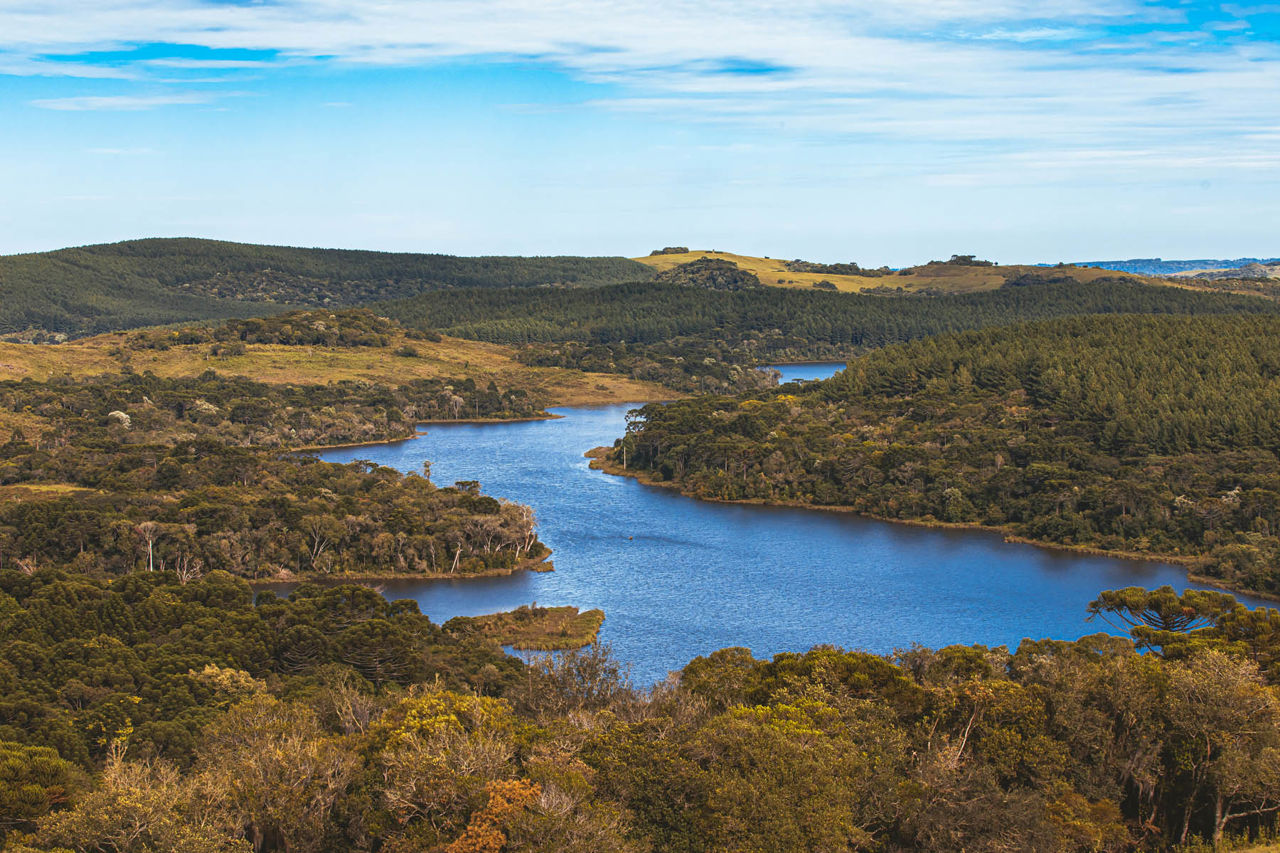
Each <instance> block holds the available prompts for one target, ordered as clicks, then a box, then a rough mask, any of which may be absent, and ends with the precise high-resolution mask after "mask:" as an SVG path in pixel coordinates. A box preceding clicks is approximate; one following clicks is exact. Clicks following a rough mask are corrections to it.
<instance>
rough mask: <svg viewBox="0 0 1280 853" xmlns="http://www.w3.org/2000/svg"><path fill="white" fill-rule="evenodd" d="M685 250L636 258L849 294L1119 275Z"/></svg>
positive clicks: (969, 289)
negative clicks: (734, 270) (717, 265)
mask: <svg viewBox="0 0 1280 853" xmlns="http://www.w3.org/2000/svg"><path fill="white" fill-rule="evenodd" d="M681 249H684V247H683V246H674V247H670V248H667V249H661V250H659V251H658V252H656V253H655V254H652V255H647V256H645V257H642V258H636V259H635V260H637V261H639V262H640V263H642V264H645V265H647V266H650V267H653V268H654V269H656V270H658V271H659V274H661V273H664V272H666V271H668V270H672V269H675V268H676V267H680V266H683V265H685V264H689V263H692V262H693V261H698V260H702V259H716V260H723V261H729V262H730V263H733V264H736V265H737V266H738V268H740V269H742V270H745V271H746V272H749V273H751V274H752V275H754V276H755V277H756V278H758V279H759V280H760V282H761V283H762V284H767V285H770V286H772V287H796V288H803V289H805V290H812V289H814V288H815V287H816V288H819V289H822V290H838V291H841V292H843V293H856V292H866V293H877V292H879V293H899V292H902V293H939V294H941V293H974V292H977V291H983V290H995V289H997V288H1000V287H1003V286H1004V285H1005V284H1007V283H1008V282H1010V281H1014V280H1016V279H1019V278H1021V277H1023V276H1027V275H1035V276H1044V275H1051V276H1052V277H1054V278H1055V279H1064V278H1065V279H1071V280H1072V281H1078V282H1088V281H1097V280H1098V279H1100V278H1106V277H1111V276H1113V275H1114V274H1113V273H1111V272H1108V271H1105V270H1102V269H1099V268H1096V267H1081V266H1065V265H1061V266H1056V267H1044V266H1030V265H1012V266H1001V265H997V264H991V263H986V262H981V261H974V260H973V258H972V257H971V256H968V255H957V256H954V257H953V258H952V259H951V260H948V261H932V262H930V263H927V264H921V265H919V266H914V267H906V268H904V269H900V270H891V269H889V268H888V267H879V268H877V269H867V268H864V267H861V266H859V265H858V264H856V263H852V262H850V263H841V264H820V263H813V262H811V261H803V260H781V259H779V258H758V257H753V256H751V255H736V254H733V253H732V252H721V251H718V250H697V249H695V250H693V251H689V250H684V251H679V250H681Z"/></svg>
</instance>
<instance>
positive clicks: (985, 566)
mask: <svg viewBox="0 0 1280 853" xmlns="http://www.w3.org/2000/svg"><path fill="white" fill-rule="evenodd" d="M843 367H844V365H843V363H841V364H827V365H780V366H779V368H780V369H782V370H784V377H785V379H787V380H792V379H804V378H818V377H819V376H828V375H830V374H831V373H833V372H835V371H836V370H838V369H841V368H843ZM631 408H633V406H630V405H612V406H602V407H585V408H564V409H554V410H552V411H553V412H554V413H555V414H558V415H561V416H562V417H561V418H559V419H556V420H549V421H530V422H524V423H498V424H443V425H442V424H429V425H427V426H426V430H427V434H426V435H425V436H424V437H422V438H418V439H412V440H408V441H402V442H398V443H395V444H381V445H370V446H366V447H354V448H341V449H335V450H330V451H325V452H324V453H321V454H320V456H321V458H323V459H326V460H329V461H332V462H350V461H352V460H354V459H366V460H370V461H373V462H377V463H379V464H381V465H387V466H390V467H393V468H397V469H399V470H401V471H405V472H408V471H421V469H422V463H423V462H425V461H427V460H430V461H431V478H432V480H433V481H435V482H436V483H440V484H450V483H453V482H455V481H458V480H478V481H480V483H481V484H482V487H483V490H484V492H485V493H486V494H489V495H493V496H495V497H501V498H507V499H509V500H513V501H518V502H520V503H526V504H529V505H530V506H532V507H533V508H534V511H535V512H536V514H537V518H538V530H539V536H540V538H541V539H542V540H543V541H544V542H546V543H547V545H548V546H550V547H551V548H552V549H554V551H555V553H554V555H553V556H552V560H553V561H554V563H555V568H556V570H555V571H554V572H548V573H533V572H521V573H519V574H516V575H511V576H507V577H498V578H474V579H464V580H457V581H448V580H445V581H441V580H431V581H422V580H404V581H396V582H390V583H387V584H386V585H385V593H386V595H387V596H388V597H389V598H392V599H396V598H412V599H414V600H415V601H417V602H418V604H419V606H420V607H421V608H422V612H423V613H425V614H427V615H428V616H430V617H431V619H432V620H433V621H436V622H444V621H445V620H447V619H449V618H452V617H454V616H475V615H479V614H482V613H493V612H496V611H499V610H510V609H512V608H515V607H518V606H519V605H521V604H529V603H531V602H535V601H536V602H537V603H538V604H541V605H548V606H550V605H564V604H571V605H576V606H577V607H580V608H583V609H587V608H592V607H598V608H601V609H602V610H604V612H605V614H606V618H605V622H604V628H603V630H602V632H601V638H602V639H603V640H605V641H606V642H608V643H610V644H611V645H612V647H613V650H614V653H615V654H616V656H617V657H618V658H620V659H621V660H622V661H624V662H626V663H628V664H630V665H631V668H632V675H633V677H634V678H635V680H636V682H637V683H640V684H650V683H652V682H654V681H656V680H659V679H661V678H663V677H664V676H665V675H666V674H667V672H668V671H669V670H676V669H679V668H681V667H682V666H683V665H684V664H685V663H687V662H688V661H689V660H690V659H692V658H693V657H695V656H697V655H703V654H707V653H709V652H712V651H714V650H716V649H719V648H723V647H725V646H746V647H748V648H750V649H751V650H752V652H754V653H755V655H756V656H757V657H767V656H770V655H772V654H774V653H776V652H780V651H803V650H805V649H808V648H809V647H811V646H813V645H815V644H818V643H831V644H836V645H840V646H844V647H846V648H850V649H865V650H868V651H872V652H890V651H893V650H894V649H896V648H904V647H907V646H910V645H911V644H912V643H920V644H922V645H926V646H932V647H938V646H943V645H948V644H952V643H964V644H969V643H985V644H988V645H1000V644H1005V645H1009V646H1010V647H1013V646H1016V644H1017V643H1018V642H1019V641H1020V640H1021V639H1023V638H1024V637H1034V638H1041V637H1055V638H1059V639H1075V638H1077V637H1081V636H1083V635H1085V634H1090V633H1093V632H1095V631H1099V630H1109V629H1108V628H1107V626H1106V625H1104V624H1102V623H1090V622H1086V621H1085V615H1086V614H1085V607H1086V606H1087V605H1088V603H1089V602H1090V601H1091V600H1092V599H1094V598H1095V597H1096V596H1097V593H1098V592H1099V591H1100V590H1103V589H1113V588H1116V587H1124V586H1134V585H1138V586H1148V587H1150V586H1160V585H1162V584H1172V585H1173V586H1175V587H1176V588H1178V589H1182V588H1184V587H1187V586H1195V584H1189V583H1188V582H1187V579H1186V574H1185V572H1184V571H1183V570H1182V569H1180V568H1178V567H1176V566H1170V565H1166V564H1162V563H1156V562H1143V561H1136V560H1121V559H1114V558H1109V557H1100V556H1092V555H1083V554H1076V553H1071V552H1066V551H1054V550H1049V549H1044V548H1037V547H1035V546H1031V545H1019V544H1011V543H1006V542H1004V541H1003V539H1002V538H1001V537H1000V536H999V535H998V534H994V533H987V532H983V531H972V530H935V529H928V528H922V527H912V526H907V525H901V524H892V523H888V522H881V521H872V520H869V519H863V518H858V517H856V516H854V515H851V514H848V513H838V512H823V511H817V510H807V509H793V508H775V507H761V506H739V505H726V504H715V503H705V502H701V501H696V500H693V499H692V498H686V497H683V496H681V495H679V494H677V493H675V492H673V491H670V490H667V489H662V488H657V487H653V486H644V485H641V484H639V483H637V482H636V481H634V480H632V479H630V478H625V477H614V476H610V475H608V474H604V473H601V472H599V471H593V470H591V469H590V468H589V467H588V460H587V459H585V458H584V457H583V453H585V452H586V451H587V450H590V449H591V448H593V447H598V446H600V445H611V444H612V443H613V440H614V439H615V438H618V437H619V436H621V435H622V433H623V431H624V418H625V415H626V413H627V411H628V410H629V409H631ZM1249 603H1250V604H1251V606H1256V605H1258V604H1260V603H1261V602H1258V601H1250V602H1249Z"/></svg>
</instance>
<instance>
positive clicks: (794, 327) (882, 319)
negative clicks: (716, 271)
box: [377, 276, 1280, 393]
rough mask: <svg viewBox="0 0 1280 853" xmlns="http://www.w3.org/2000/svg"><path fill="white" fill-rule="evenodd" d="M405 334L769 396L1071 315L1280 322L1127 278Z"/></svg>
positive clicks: (585, 298)
mask: <svg viewBox="0 0 1280 853" xmlns="http://www.w3.org/2000/svg"><path fill="white" fill-rule="evenodd" d="M377 309H378V310H379V311H382V312H384V313H386V314H388V315H390V316H392V317H395V318H397V319H399V320H400V321H402V322H403V323H405V324H406V325H408V326H410V327H417V328H420V329H431V330H435V331H436V332H443V333H445V334H449V335H454V336H456V337H462V338H471V339H477V340H483V341H492V342H495V343H503V344H511V345H517V346H520V347H522V349H521V350H520V354H519V356H518V357H519V358H520V359H521V360H522V361H523V362H525V363H526V364H531V365H541V366H555V367H570V368H577V369H580V370H591V371H599V372H606V373H621V374H624V375H627V376H631V377H633V378H636V379H644V380H651V381H655V382H660V383H662V384H664V385H667V386H668V387H671V388H676V389H678V390H681V391H687V392H692V393H735V392H740V391H751V390H753V389H756V388H759V387H762V386H763V385H767V384H771V383H770V382H768V381H762V378H761V377H760V376H759V375H758V374H757V373H756V372H754V371H751V370H749V369H748V368H751V367H754V366H758V365H763V364H768V363H770V362H777V361H799V360H823V359H841V358H846V357H848V356H850V355H853V354H855V353H858V352H862V351H865V350H868V349H872V348H875V347H880V346H885V345H888V344H893V343H898V342H901V341H909V340H915V339H917V338H921V337H925V336H927V335H934V334H940V333H944V332H953V331H961V330H965V329H976V328H985V327H987V326H994V325H1004V324H1008V323H1014V322H1018V321H1022V320H1034V319H1044V318H1051V317H1062V316H1071V315H1078V314H1113V313H1148V314H1166V313H1167V314H1233V313H1277V312H1280V307H1277V306H1276V305H1274V304H1270V303H1268V302H1265V301H1263V300H1260V299H1250V298H1246V297H1240V296H1235V295H1229V294H1216V293H1215V294H1211V293H1195V292H1191V291H1187V290H1183V289H1180V288H1167V287H1154V286H1150V285H1144V284H1140V283H1136V282H1133V281H1131V280H1127V279H1111V280H1101V281H1097V282H1088V283H1085V282H1077V281H1074V280H1071V279H1068V278H1061V277H1059V278H1054V277H1052V276H1049V277H1026V276H1023V277H1020V278H1017V279H1015V281H1014V283H1012V284H1010V285H1008V286H1006V287H1004V288H1001V289H999V290H995V291H988V292H983V293H975V294H968V295H958V296H950V295H949V296H936V297H934V296H920V295H905V296H885V295H874V296H864V295H857V294H841V293H826V292H821V291H799V290H782V289H778V288H759V289H745V290H731V291H725V290H710V289H704V288H698V287H688V286H680V285H674V284H664V283H660V282H645V283H634V284H622V285H614V286H609V287H602V288H593V289H590V290H585V289H580V290H545V289H537V290H513V289H502V290H483V291H482V290H468V291H451V292H445V293H433V294H428V295H424V296H421V297H416V298H414V299H409V300H402V301H398V302H391V303H385V304H381V305H379V306H377Z"/></svg>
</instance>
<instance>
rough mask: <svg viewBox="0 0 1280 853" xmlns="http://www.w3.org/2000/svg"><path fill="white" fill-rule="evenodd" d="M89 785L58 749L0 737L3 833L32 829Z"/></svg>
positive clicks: (1, 826)
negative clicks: (59, 753)
mask: <svg viewBox="0 0 1280 853" xmlns="http://www.w3.org/2000/svg"><path fill="white" fill-rule="evenodd" d="M87 786H88V779H87V778H85V777H84V775H83V774H82V773H81V772H80V771H79V770H78V769H77V768H76V766H75V765H73V764H72V763H71V762H69V761H66V760H64V759H63V758H62V757H61V756H59V755H58V753H57V751H56V750H54V749H50V748H49V747H47V746H24V745H23V744H18V743H13V742H10V741H4V740H0V833H3V832H7V831H9V830H11V829H20V830H21V829H25V830H30V829H31V828H33V827H34V826H35V821H36V819H37V818H40V817H43V816H44V815H46V814H48V813H49V812H50V811H52V810H53V809H56V808H60V807H63V806H65V805H67V804H68V803H69V802H70V801H71V799H72V798H73V797H74V796H76V794H77V793H79V791H80V790H81V789H83V788H85V787H87Z"/></svg>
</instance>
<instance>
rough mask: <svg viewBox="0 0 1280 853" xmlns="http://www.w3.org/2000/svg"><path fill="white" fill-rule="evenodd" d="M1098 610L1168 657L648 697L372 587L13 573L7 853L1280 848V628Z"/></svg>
mask: <svg viewBox="0 0 1280 853" xmlns="http://www.w3.org/2000/svg"><path fill="white" fill-rule="evenodd" d="M1092 609H1093V610H1094V612H1096V613H1098V614H1100V615H1102V616H1105V617H1118V618H1119V619H1121V620H1124V619H1127V620H1131V621H1134V622H1140V623H1141V625H1140V627H1144V628H1148V629H1150V628H1152V627H1153V626H1159V627H1163V628H1164V630H1162V631H1160V632H1159V633H1160V636H1161V638H1162V644H1161V645H1156V646H1151V647H1150V648H1151V651H1150V652H1149V653H1148V654H1145V655H1141V654H1137V653H1136V652H1135V646H1134V643H1133V642H1132V641H1131V640H1130V639H1128V638H1126V637H1123V636H1107V635H1104V634H1097V635H1094V636H1090V637H1086V638H1085V639H1083V640H1080V641H1079V642H1072V643H1068V642H1056V641H1051V640H1043V641H1031V640H1028V641H1024V642H1023V644H1022V645H1021V646H1020V647H1019V648H1018V650H1017V651H1016V652H1015V653H1012V654H1011V653H1010V652H1008V651H1007V650H1005V649H1003V648H985V647H981V646H975V647H962V646H955V647H949V648H944V649H941V650H938V651H930V650H927V649H924V648H919V647H916V648H912V649H909V650H903V651H901V652H899V653H898V654H896V655H894V656H891V657H879V656H874V655H869V654H863V653H858V652H847V651H843V650H841V649H837V648H831V647H817V648H814V649H813V650H811V651H809V652H805V653H785V654H779V655H777V656H775V657H774V658H773V659H772V660H758V659H756V658H754V657H753V656H752V655H751V653H750V652H749V651H748V650H746V649H740V648H739V649H724V650H721V651H718V652H715V653H714V654H711V655H709V656H707V657H700V658H697V659H695V660H693V661H692V662H690V663H689V664H688V665H687V666H686V667H685V668H684V670H683V671H682V672H680V673H677V674H675V675H673V676H672V677H671V678H670V679H669V680H668V681H667V682H665V683H663V684H661V685H658V686H657V687H655V688H654V689H652V690H650V691H637V690H635V689H634V688H633V687H632V686H631V685H630V684H629V682H628V680H627V678H626V674H625V671H623V670H621V669H620V668H619V666H618V664H617V663H616V662H615V661H613V660H612V659H611V658H610V656H609V654H608V652H607V649H604V648H601V647H591V648H589V649H586V650H584V651H582V652H570V653H565V654H563V655H561V656H559V657H556V658H551V657H547V658H541V659H536V660H535V661H534V662H533V663H532V664H531V665H529V666H525V665H524V664H521V663H520V662H518V661H517V660H516V659H514V658H510V657H506V656H504V655H501V654H500V653H498V651H497V650H496V649H494V648H492V647H491V646H489V645H487V644H484V643H476V642H472V641H471V640H470V639H469V638H468V637H467V636H466V635H458V634H454V633H451V632H450V631H448V630H445V629H441V628H440V627H439V626H436V625H434V624H432V623H431V622H430V621H429V620H428V619H427V618H426V617H424V616H422V615H420V614H419V612H418V610H417V607H416V605H415V604H414V602H412V601H395V602H387V601H386V600H385V599H384V598H382V597H381V596H380V595H378V594H377V593H376V592H374V591H372V590H367V589H363V588H360V587H354V586H343V587H334V588H328V589H325V588H322V587H319V586H314V585H304V586H301V587H298V588H297V589H295V590H294V591H293V592H292V593H291V594H290V595H289V597H288V598H287V599H278V598H276V597H275V596H274V595H273V594H271V593H261V594H259V595H258V597H257V601H256V604H255V603H254V601H253V597H252V596H251V594H250V590H249V587H248V586H247V585H246V584H245V582H244V581H242V580H239V579H236V578H233V577H231V576H229V575H227V574H225V573H221V572H215V573H212V574H210V575H208V576H206V577H204V578H201V579H197V580H189V581H187V582H185V583H184V582H183V581H182V579H181V578H180V577H179V576H178V575H176V574H175V573H174V572H172V571H166V572H159V571H157V572H150V573H147V572H143V573H135V574H130V575H127V576H124V577H120V578H116V579H113V580H101V579H92V578H86V577H83V576H78V575H68V574H65V573H61V572H56V571H50V570H39V571H35V572H30V573H27V572H21V571H14V570H12V569H5V570H0V613H2V614H3V618H2V619H0V685H3V691H2V692H0V830H3V831H7V832H8V834H9V837H8V844H7V849H9V850H12V851H15V853H18V852H19V851H24V852H25V853H30V851H55V850H56V851H61V850H74V851H113V853H207V851H244V853H249V851H255V852H256V851H291V852H292V853H325V851H334V853H337V851H370V853H372V851H382V853H392V851H406V853H407V851H441V853H499V851H513V852H514V851H540V852H541V853H633V852H634V853H643V851H662V853H695V851H696V853H703V851H705V852H706V853H715V852H716V851H777V853H791V851H802V850H812V851H835V850H847V851H855V850H865V851H873V850H878V851H910V850H928V851H934V853H948V851H954V853H962V851H969V853H972V851H1023V850H1036V851H1041V853H1077V852H1078V853H1099V851H1108V852H1109V851H1114V852H1115V853H1119V851H1132V850H1151V851H1155V850H1166V849H1169V848H1170V847H1171V846H1173V845H1177V844H1179V843H1188V844H1190V846H1186V847H1182V848H1180V849H1184V850H1188V851H1190V850H1203V849H1205V848H1204V847H1202V846H1201V847H1198V846H1195V843H1196V842H1198V841H1200V840H1201V839H1205V840H1213V841H1217V840H1219V839H1223V838H1227V837H1231V836H1238V835H1248V834H1250V833H1257V832H1259V831H1263V830H1267V829H1269V828H1272V827H1274V823H1275V814H1276V811H1277V810H1278V809H1280V799H1278V798H1277V792H1280V697H1278V696H1277V692H1276V688H1275V686H1274V682H1273V681H1272V680H1270V678H1269V676H1268V673H1270V674H1271V677H1274V674H1275V673H1274V666H1273V664H1274V661H1275V660H1276V654H1277V651H1280V649H1277V647H1276V641H1275V637H1276V630H1275V629H1276V628H1277V625H1276V623H1275V619H1276V617H1277V614H1276V613H1275V612H1274V611H1272V612H1270V613H1263V612H1262V611H1252V612H1251V611H1247V610H1245V609H1244V608H1242V607H1239V606H1238V605H1236V604H1235V603H1234V602H1232V601H1231V600H1230V598H1229V596H1225V595H1221V594H1213V593H1197V594H1189V595H1187V596H1181V597H1179V596H1177V595H1176V594H1174V593H1173V591H1172V590H1168V589H1165V590H1159V591H1156V592H1155V593H1146V592H1144V591H1139V590H1121V591H1115V592H1109V593H1105V594H1103V595H1102V596H1100V598H1099V600H1098V601H1097V602H1095V603H1094V607H1093V608H1092ZM1144 620H1145V621H1144Z"/></svg>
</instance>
